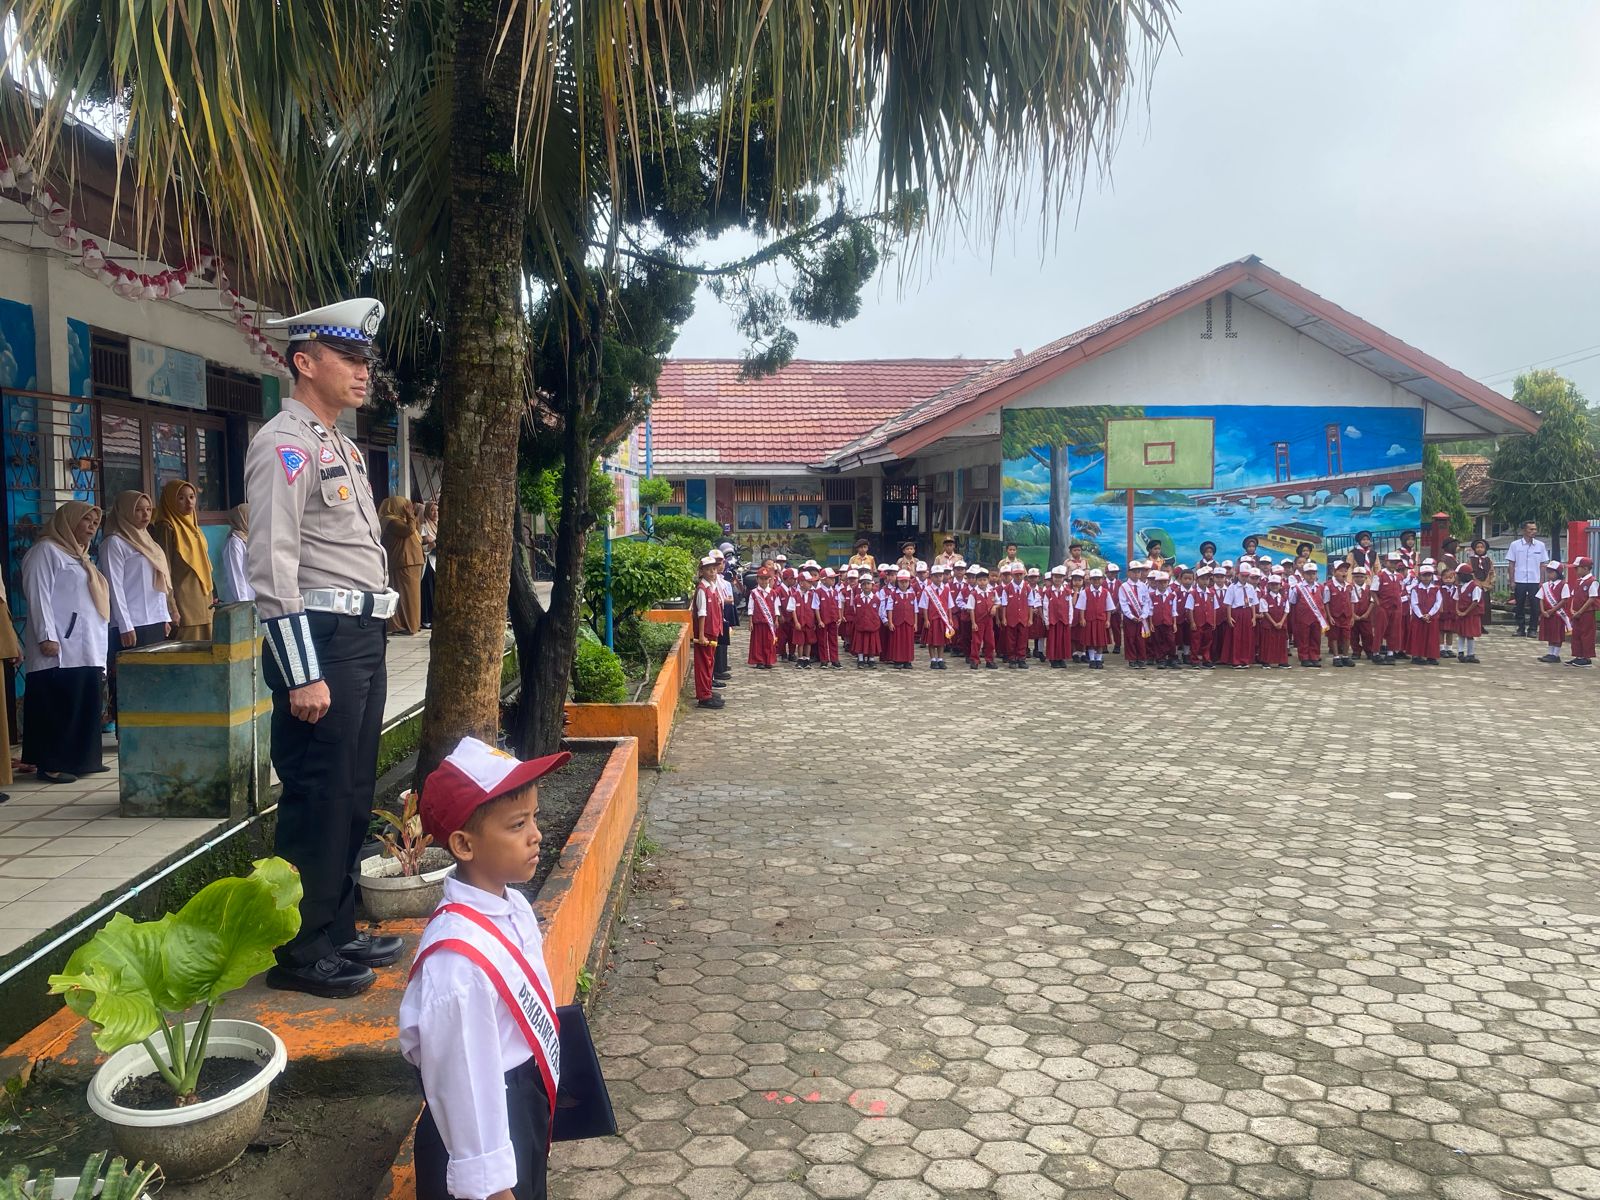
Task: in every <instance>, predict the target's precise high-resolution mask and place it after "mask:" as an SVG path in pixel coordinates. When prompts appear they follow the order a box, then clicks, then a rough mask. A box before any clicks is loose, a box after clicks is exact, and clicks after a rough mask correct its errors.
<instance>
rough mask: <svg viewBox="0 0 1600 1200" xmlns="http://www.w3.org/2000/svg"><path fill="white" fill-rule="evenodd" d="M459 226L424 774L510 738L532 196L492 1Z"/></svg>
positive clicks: (459, 40) (452, 275)
mask: <svg viewBox="0 0 1600 1200" xmlns="http://www.w3.org/2000/svg"><path fill="white" fill-rule="evenodd" d="M457 9H458V21H457V26H456V47H455V61H456V68H455V90H454V95H453V96H452V98H451V141H450V171H451V186H452V194H451V202H450V234H449V240H448V243H447V249H446V263H445V269H446V280H447V284H448V286H447V289H446V299H445V335H446V336H445V351H444V364H443V372H442V375H441V378H440V384H439V403H441V404H442V405H443V418H444V475H443V490H442V493H441V497H440V505H439V549H438V561H437V566H436V568H435V569H436V571H437V574H438V584H437V587H436V589H435V593H434V595H435V598H436V615H435V618H434V626H433V646H432V653H431V655H430V657H429V661H428V691H427V709H426V711H425V713H424V715H423V720H422V749H421V755H420V758H419V761H418V764H417V778H418V780H421V779H423V778H424V777H425V776H426V775H427V773H428V772H429V771H431V770H432V769H433V767H434V766H436V765H437V764H438V763H439V761H440V760H441V759H442V758H443V757H444V756H445V755H446V754H448V753H449V752H450V751H451V749H453V748H454V746H455V744H456V742H457V741H458V740H459V739H460V738H461V737H463V736H465V735H467V734H471V735H473V736H476V737H480V738H482V739H483V740H484V741H487V742H489V743H491V744H493V743H494V741H495V738H496V735H497V734H498V732H499V716H500V665H501V660H502V658H503V656H504V653H505V623H506V589H507V586H508V583H509V580H510V571H511V534H512V520H513V517H514V514H515V512H516V480H517V433H518V427H519V422H520V420H521V418H522V412H523V407H524V393H525V383H524V372H525V356H526V345H525V341H524V333H523V325H524V321H523V313H522V238H523V223H524V220H525V205H526V198H525V196H524V192H523V180H522V173H521V170H520V169H519V167H518V164H517V162H516V161H515V159H514V158H513V155H512V145H513V142H514V140H515V122H516V112H517V109H516V106H517V58H516V55H514V54H509V53H501V54H496V53H495V50H494V40H495V37H496V35H497V33H498V29H497V25H496V19H495V7H494V6H493V5H491V4H483V3H479V2H477V0H471V2H463V3H461V4H459V5H457Z"/></svg>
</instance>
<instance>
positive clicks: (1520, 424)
mask: <svg viewBox="0 0 1600 1200" xmlns="http://www.w3.org/2000/svg"><path fill="white" fill-rule="evenodd" d="M1224 292H1232V293H1233V294H1234V295H1235V296H1236V297H1238V298H1239V299H1241V300H1243V301H1245V302H1246V303H1248V304H1251V305H1254V306H1255V307H1257V308H1259V309H1261V310H1262V311H1263V312H1265V313H1268V314H1269V315H1271V316H1273V317H1276V318H1277V319H1278V320H1280V321H1283V322H1284V323H1285V324H1287V325H1289V326H1290V327H1291V328H1293V329H1294V330H1295V331H1296V332H1298V333H1303V334H1305V335H1306V336H1307V337H1310V338H1313V339H1315V340H1316V341H1318V342H1320V343H1322V344H1323V345H1324V346H1327V347H1328V348H1329V349H1331V350H1333V351H1334V352H1335V353H1337V354H1341V355H1343V356H1344V357H1346V358H1348V359H1351V360H1352V361H1354V362H1356V363H1358V364H1360V365H1361V366H1364V367H1366V368H1367V369H1368V370H1370V371H1373V372H1374V373H1376V374H1378V375H1380V376H1381V377H1383V378H1384V379H1387V380H1388V381H1389V382H1391V383H1393V384H1395V385H1396V386H1398V387H1401V388H1404V389H1405V390H1407V391H1409V392H1411V393H1413V394H1414V395H1416V396H1418V397H1420V398H1421V399H1422V400H1424V401H1426V402H1427V403H1429V404H1434V405H1437V406H1438V407H1440V408H1443V409H1446V410H1448V411H1450V412H1451V413H1453V414H1454V415H1456V416H1458V417H1460V418H1462V419H1463V420H1466V421H1468V422H1470V423H1472V424H1473V425H1475V426H1477V427H1478V428H1480V429H1482V430H1483V432H1484V433H1487V434H1490V435H1496V436H1498V435H1500V434H1508V433H1531V432H1533V431H1534V430H1535V429H1537V428H1538V427H1539V418H1538V416H1537V415H1536V414H1535V413H1533V412H1531V411H1530V410H1528V409H1526V408H1523V407H1522V406H1521V405H1520V404H1518V403H1516V402H1515V401H1514V400H1511V399H1509V398H1508V397H1505V396H1502V395H1500V393H1498V392H1496V391H1494V390H1493V389H1491V388H1488V387H1485V386H1484V385H1483V384H1481V383H1479V382H1478V381H1477V380H1475V379H1471V378H1468V377H1467V376H1466V375H1463V374H1462V373H1461V372H1459V371H1457V370H1455V369H1454V368H1453V367H1448V366H1446V365H1445V364H1444V363H1442V362H1440V361H1439V360H1438V359H1436V358H1433V357H1432V356H1430V355H1427V354H1424V353H1423V352H1422V351H1420V350H1417V349H1416V348H1415V347H1412V346H1409V345H1407V344H1406V343H1405V342H1402V341H1400V340H1399V339H1398V338H1395V337H1392V336H1390V335H1389V334H1387V333H1384V332H1383V330H1381V329H1379V328H1378V327H1377V326H1375V325H1372V324H1369V323H1368V322H1366V321H1363V320H1362V319H1361V318H1360V317H1357V316H1355V315H1354V314H1353V313H1349V312H1346V311H1345V310H1344V309H1342V308H1340V307H1339V306H1338V305H1336V304H1333V303H1332V302H1331V301H1328V300H1326V299H1324V298H1323V297H1321V296H1319V295H1317V294H1316V293H1315V292H1312V291H1309V290H1307V289H1306V288H1304V287H1301V286H1300V285H1299V284H1298V283H1296V282H1294V280H1292V279H1289V278H1288V277H1287V276H1284V275H1280V274H1279V273H1278V272H1277V271H1274V270H1273V269H1272V268H1270V267H1268V266H1267V265H1266V264H1265V263H1263V262H1262V261H1261V260H1260V259H1259V258H1257V257H1255V256H1254V255H1251V256H1249V257H1247V258H1241V259H1238V260H1236V261H1234V262H1230V263H1224V264H1223V265H1222V266H1220V267H1218V268H1216V269H1215V270H1213V271H1208V272H1207V273H1206V274H1204V275H1202V276H1200V277H1199V278H1198V279H1192V280H1190V281H1189V282H1188V283H1185V284H1182V285H1180V286H1178V287H1175V288H1173V289H1171V290H1170V291H1166V292H1162V293H1161V294H1160V295H1159V296H1153V297H1151V298H1150V299H1148V300H1145V301H1143V302H1142V303H1140V304H1136V305H1134V306H1133V307H1132V308H1129V309H1125V310H1124V311H1122V312H1120V313H1117V314H1116V315H1115V316H1112V317H1107V318H1105V319H1104V320H1102V321H1097V322H1095V323H1094V324H1093V325H1088V326H1085V327H1084V328H1083V329H1080V330H1078V331H1077V332H1076V333H1070V334H1068V335H1067V336H1066V337H1064V338H1060V339H1058V340H1056V341H1053V342H1050V343H1048V344H1046V345H1044V346H1040V347H1039V348H1038V349H1037V350H1034V351H1033V352H1032V353H1030V354H1024V355H1021V356H1020V357H1017V358H1011V359H1003V360H1001V361H999V362H996V363H994V364H993V365H992V366H990V367H989V368H988V369H986V370H984V371H981V372H977V373H974V374H973V375H971V376H969V377H967V378H966V379H964V380H962V381H960V382H959V383H956V384H954V385H953V386H951V387H949V388H946V389H945V390H944V391H942V392H940V393H939V394H938V395H936V396H930V397H929V398H928V399H927V400H925V401H923V402H922V403H920V404H916V405H913V406H912V407H910V408H908V409H906V410H905V411H904V412H901V413H897V414H895V415H894V416H892V417H890V418H889V419H887V420H885V421H884V422H882V423H881V424H880V425H878V426H876V427H874V428H873V429H870V430H867V431H866V432H865V433H863V434H862V435H861V436H860V437H858V438H856V439H855V440H854V441H852V442H850V443H848V444H847V445H845V446H842V447H840V448H839V449H838V450H835V451H834V452H833V453H831V454H829V455H828V456H827V457H826V458H824V459H823V460H822V461H821V462H820V464H819V466H818V469H819V470H823V471H837V470H842V469H845V468H847V467H849V466H853V465H856V464H859V463H862V462H868V461H876V460H879V459H884V458H908V457H910V456H912V455H914V454H915V453H916V452H917V451H918V450H920V449H921V448H923V447H924V446H927V445H929V444H931V443H933V442H935V441H937V440H938V439H939V438H940V437H942V436H944V435H945V434H946V433H949V432H951V431H952V430H954V429H957V428H959V427H960V426H962V425H965V424H967V423H968V422H970V421H972V420H973V419H974V418H976V417H979V416H982V415H983V414H985V413H987V412H990V411H993V410H994V409H996V408H999V407H1001V406H1002V405H1003V404H1005V403H1006V402H1007V401H1008V400H1011V399H1013V398H1015V397H1016V396H1019V395H1021V394H1022V393H1024V392H1026V391H1029V390H1030V389H1032V388H1034V387H1037V386H1038V385H1039V384H1041V383H1043V382H1045V381H1046V380H1048V379H1052V378H1054V377H1055V376H1057V375H1060V374H1063V373H1065V372H1067V371H1070V370H1071V369H1072V368H1073V367H1076V366H1078V365H1080V364H1081V363H1085V362H1088V361H1089V360H1090V359H1092V358H1096V357H1098V356H1100V355H1101V354H1104V353H1106V352H1107V351H1110V350H1113V349H1115V348H1117V347H1118V346H1120V345H1123V344H1124V343H1126V342H1128V341H1130V340H1131V339H1133V338H1135V337H1137V336H1138V335H1139V334H1141V333H1144V332H1145V331H1146V330H1148V329H1151V328H1154V327H1155V326H1156V325H1159V324H1161V323H1162V322H1163V321H1166V320H1168V319H1169V318H1171V317H1174V316H1176V315H1178V314H1179V313H1181V312H1184V311H1186V310H1188V309H1190V308H1192V307H1194V306H1195V305H1196V304H1200V303H1203V302H1204V301H1206V300H1209V299H1212V298H1214V297H1216V296H1219V295H1221V294H1222V293H1224Z"/></svg>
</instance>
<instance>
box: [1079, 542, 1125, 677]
mask: <svg viewBox="0 0 1600 1200" xmlns="http://www.w3.org/2000/svg"><path fill="white" fill-rule="evenodd" d="M1074 605H1075V607H1076V608H1077V610H1078V619H1077V620H1076V621H1075V622H1074V627H1075V629H1076V633H1077V641H1078V644H1079V645H1080V646H1082V647H1083V652H1084V653H1085V654H1086V655H1088V658H1089V668H1090V669H1091V670H1094V671H1101V670H1104V669H1105V665H1106V664H1105V653H1106V647H1107V646H1109V645H1110V644H1111V613H1112V611H1113V610H1114V609H1115V608H1116V601H1115V600H1114V599H1113V598H1112V596H1111V589H1110V588H1108V587H1107V586H1106V574H1105V572H1104V571H1102V570H1101V569H1100V568H1099V567H1094V568H1092V569H1091V570H1090V571H1089V582H1088V583H1087V584H1086V585H1085V586H1084V589H1083V591H1081V592H1079V593H1078V594H1077V598H1076V599H1075V601H1074Z"/></svg>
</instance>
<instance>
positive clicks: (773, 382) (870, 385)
mask: <svg viewBox="0 0 1600 1200" xmlns="http://www.w3.org/2000/svg"><path fill="white" fill-rule="evenodd" d="M990 361H991V360H989V359H982V358H979V359H973V358H894V359H868V360H858V361H851V362H824V361H821V360H816V359H797V360H796V361H794V362H791V363H790V364H789V365H788V366H786V367H784V368H783V369H782V370H780V371H777V372H776V373H774V374H772V375H767V376H762V377H760V378H755V379H745V378H742V377H741V376H740V374H739V369H740V363H739V360H738V359H728V358H675V359H669V360H668V361H667V362H666V363H665V364H663V366H662V368H661V378H660V379H659V380H658V381H657V383H656V389H655V401H654V403H653V404H652V405H651V409H650V420H651V449H652V455H653V459H654V464H655V469H656V470H658V471H661V472H663V473H665V472H667V471H669V470H670V469H671V468H672V466H673V465H675V464H699V463H717V462H728V463H749V464H760V463H792V464H805V463H814V462H817V461H818V460H819V459H821V458H822V457H823V456H824V455H827V454H829V453H831V452H832V451H833V450H835V449H836V448H838V447H839V446H840V445H842V444H843V443H845V442H848V441H850V440H851V439H852V438H855V437H859V436H860V435H861V434H862V433H863V432H864V431H866V430H868V429H871V428H872V427H873V426H874V425H877V424H878V423H879V422H881V421H882V420H884V418H886V417H890V416H893V415H894V414H895V413H898V412H902V411H904V410H905V409H906V408H908V407H910V406H912V405H915V404H918V403H920V402H921V401H923V400H925V399H927V398H928V397H929V396H931V395H933V394H935V393H937V392H941V391H943V390H944V389H945V388H948V387H949V386H950V385H951V384H953V383H955V382H957V381H958V380H961V379H964V378H966V377H967V376H968V375H971V374H972V373H973V372H975V371H979V370H982V369H983V368H984V367H986V366H987V365H988V364H989V362H990Z"/></svg>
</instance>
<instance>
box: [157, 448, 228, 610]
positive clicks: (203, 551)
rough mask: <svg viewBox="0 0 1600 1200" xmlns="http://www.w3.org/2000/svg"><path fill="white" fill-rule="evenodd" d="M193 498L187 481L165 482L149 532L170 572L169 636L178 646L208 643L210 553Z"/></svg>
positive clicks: (194, 498) (192, 490)
mask: <svg viewBox="0 0 1600 1200" xmlns="http://www.w3.org/2000/svg"><path fill="white" fill-rule="evenodd" d="M197 496H198V493H197V492H196V491H195V490H194V484H192V483H190V482H188V481H187V480H184V479H169V480H167V482H166V483H165V484H163V485H162V488H161V504H160V511H159V512H158V513H157V515H156V523H155V525H154V526H152V527H151V531H150V532H151V533H152V535H153V536H154V537H155V540H156V545H158V546H160V547H161V549H162V551H163V552H164V553H165V554H166V556H167V564H168V566H170V567H171V569H172V590H171V591H170V592H169V593H168V598H169V600H170V601H171V603H172V607H173V609H174V612H173V614H172V620H173V623H174V624H175V625H176V626H177V628H176V629H174V630H173V631H172V636H173V637H175V638H177V639H178V641H180V642H209V641H210V640H211V598H212V595H213V593H214V592H215V590H216V589H215V587H214V586H213V584H212V582H211V552H210V551H209V550H208V549H207V548H206V535H205V534H203V533H201V532H200V522H199V520H198V519H197V518H196V515H195V507H196V499H197Z"/></svg>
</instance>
